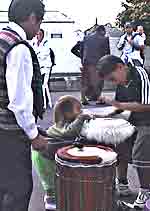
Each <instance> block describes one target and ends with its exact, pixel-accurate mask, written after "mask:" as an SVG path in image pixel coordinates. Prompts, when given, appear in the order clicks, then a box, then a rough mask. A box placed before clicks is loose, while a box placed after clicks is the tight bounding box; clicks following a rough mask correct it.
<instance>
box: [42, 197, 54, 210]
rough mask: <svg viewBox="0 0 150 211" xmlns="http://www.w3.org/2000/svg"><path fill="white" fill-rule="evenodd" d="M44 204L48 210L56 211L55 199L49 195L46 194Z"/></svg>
mask: <svg viewBox="0 0 150 211" xmlns="http://www.w3.org/2000/svg"><path fill="white" fill-rule="evenodd" d="M44 205H45V209H46V210H51V211H56V203H55V199H54V198H52V197H50V196H48V195H45V196H44Z"/></svg>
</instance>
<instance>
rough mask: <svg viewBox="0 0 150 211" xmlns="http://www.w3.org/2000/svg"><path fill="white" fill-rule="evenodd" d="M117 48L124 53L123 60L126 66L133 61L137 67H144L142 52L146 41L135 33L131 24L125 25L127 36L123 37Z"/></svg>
mask: <svg viewBox="0 0 150 211" xmlns="http://www.w3.org/2000/svg"><path fill="white" fill-rule="evenodd" d="M117 48H118V49H119V50H121V51H122V55H121V59H122V60H123V62H124V63H125V64H127V63H128V62H129V61H130V62H131V61H132V62H133V63H135V65H140V66H143V58H141V55H140V51H141V50H143V49H144V40H143V38H142V37H141V36H140V35H139V34H138V33H134V32H133V26H132V24H131V23H126V24H125V34H124V35H122V36H121V38H120V40H119V43H118V45H117Z"/></svg>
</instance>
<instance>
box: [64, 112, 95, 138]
mask: <svg viewBox="0 0 150 211" xmlns="http://www.w3.org/2000/svg"><path fill="white" fill-rule="evenodd" d="M91 118H92V116H90V115H88V114H81V115H79V117H78V118H77V119H76V120H74V121H73V122H71V123H70V124H66V126H65V127H64V135H66V136H70V135H73V136H78V135H79V134H80V131H81V129H82V126H83V123H84V121H85V120H90V119H91Z"/></svg>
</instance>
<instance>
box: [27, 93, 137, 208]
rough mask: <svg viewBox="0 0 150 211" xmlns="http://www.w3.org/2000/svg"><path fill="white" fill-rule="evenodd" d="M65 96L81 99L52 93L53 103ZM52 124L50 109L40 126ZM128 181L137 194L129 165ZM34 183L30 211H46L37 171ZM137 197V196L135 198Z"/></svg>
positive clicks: (111, 95)
mask: <svg viewBox="0 0 150 211" xmlns="http://www.w3.org/2000/svg"><path fill="white" fill-rule="evenodd" d="M65 94H71V95H74V96H76V97H77V98H80V93H79V92H71V93H64V92H57V93H52V101H53V103H55V102H56V100H57V99H58V98H59V97H60V96H62V95H65ZM103 94H104V95H106V96H109V97H111V98H112V97H113V96H114V92H105V93H103ZM51 124H52V109H50V108H48V109H47V110H46V113H45V116H44V120H42V121H39V125H40V126H41V127H42V128H45V129H46V128H47V127H48V126H50V125H51ZM128 179H129V184H130V187H131V189H132V190H133V191H134V192H135V194H136V193H137V191H138V187H139V182H138V178H137V174H136V171H135V169H134V168H132V166H131V165H129V170H128ZM33 181H34V188H33V193H32V197H31V202H30V208H29V211H44V206H43V194H44V193H43V190H42V187H41V184H40V181H39V179H38V177H37V175H36V172H35V170H34V169H33ZM134 197H135V196H134ZM134 197H132V198H127V199H126V200H127V201H131V202H132V201H133V198H134ZM115 211H116V210H115Z"/></svg>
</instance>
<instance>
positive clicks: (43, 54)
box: [33, 38, 52, 75]
mask: <svg viewBox="0 0 150 211" xmlns="http://www.w3.org/2000/svg"><path fill="white" fill-rule="evenodd" d="M33 48H34V50H35V52H36V55H37V57H38V61H39V64H40V70H41V74H42V75H43V74H49V72H50V68H51V66H52V63H51V58H50V47H49V43H48V40H45V39H43V40H42V42H40V43H39V45H38V44H37V39H36V38H35V39H34V42H33Z"/></svg>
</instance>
